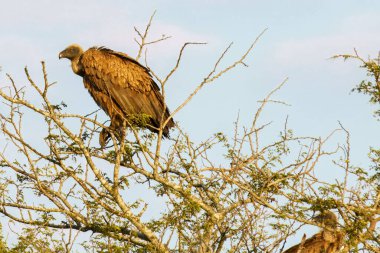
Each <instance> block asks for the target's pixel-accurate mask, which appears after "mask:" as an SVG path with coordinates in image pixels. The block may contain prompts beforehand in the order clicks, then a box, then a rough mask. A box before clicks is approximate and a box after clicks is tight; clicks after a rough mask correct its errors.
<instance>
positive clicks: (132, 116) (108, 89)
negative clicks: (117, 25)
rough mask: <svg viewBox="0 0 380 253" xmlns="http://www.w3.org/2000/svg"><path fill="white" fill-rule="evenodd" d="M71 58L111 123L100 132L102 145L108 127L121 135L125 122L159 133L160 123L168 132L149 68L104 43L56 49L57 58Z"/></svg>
mask: <svg viewBox="0 0 380 253" xmlns="http://www.w3.org/2000/svg"><path fill="white" fill-rule="evenodd" d="M61 58H67V59H69V60H70V61H71V68H72V70H73V72H74V73H75V74H77V75H79V76H81V77H83V83H84V86H85V88H86V89H87V90H88V92H89V93H90V94H91V96H92V98H93V99H94V100H95V102H96V103H97V104H98V106H99V107H100V108H101V109H103V110H104V111H105V113H106V114H107V115H108V116H109V117H110V119H111V124H110V126H109V128H108V129H103V130H102V131H101V133H100V135H99V143H100V145H101V147H104V146H105V144H106V143H107V140H108V139H109V138H110V131H113V132H114V133H117V134H119V135H120V133H122V130H123V125H124V122H127V126H128V125H135V126H136V125H137V126H140V127H144V128H147V129H149V130H150V131H152V132H155V133H158V131H159V129H160V127H163V136H164V137H168V136H169V129H170V128H171V127H174V121H173V119H172V118H170V120H169V121H168V122H167V123H166V125H165V126H162V125H163V124H164V122H166V121H167V119H168V118H169V116H170V112H169V109H168V108H167V106H166V105H165V103H164V98H163V96H162V94H161V93H160V88H159V87H158V85H157V84H156V83H155V82H154V80H153V78H152V75H151V74H150V72H149V70H148V69H147V68H145V67H144V66H142V65H141V64H139V63H138V62H137V61H136V60H135V59H133V58H131V57H129V56H128V55H127V54H124V53H121V52H116V51H113V50H111V49H108V48H106V47H92V48H90V49H88V50H86V51H83V49H82V48H81V47H80V46H79V45H77V44H73V45H70V46H68V47H67V48H66V49H65V50H63V51H62V52H60V53H59V59H61Z"/></svg>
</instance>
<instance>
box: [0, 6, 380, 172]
mask: <svg viewBox="0 0 380 253" xmlns="http://www.w3.org/2000/svg"><path fill="white" fill-rule="evenodd" d="M154 10H157V14H156V17H155V20H154V23H153V26H152V37H151V38H153V39H154V38H157V37H159V36H160V35H161V34H166V35H170V36H172V37H173V38H172V39H170V40H168V41H167V42H163V43H161V44H157V45H155V46H152V47H151V48H150V49H149V51H148V62H149V65H150V67H151V68H152V69H153V70H155V71H156V72H157V73H158V74H159V75H161V76H162V75H164V74H166V73H167V72H168V70H169V68H170V67H171V66H173V65H174V64H175V60H176V55H177V53H178V51H179V49H180V46H181V45H182V43H184V42H186V41H199V42H208V45H205V46H195V47H191V48H189V49H188V50H187V51H186V53H185V55H184V61H183V65H182V68H181V69H180V70H179V71H178V73H177V74H176V75H175V76H174V78H173V79H172V81H171V82H170V83H169V84H168V87H167V102H168V105H169V107H170V108H172V109H174V108H175V107H176V106H178V105H179V104H180V103H181V102H182V100H183V99H184V98H185V97H186V96H187V95H188V94H189V92H190V91H191V90H192V89H193V88H195V87H196V85H197V84H198V83H199V82H200V81H201V80H202V79H203V77H204V75H205V74H207V73H208V71H209V70H211V68H212V67H213V64H214V62H215V60H216V59H217V58H218V56H219V54H220V53H221V52H222V51H223V50H224V48H225V47H226V46H227V45H228V44H229V43H230V42H232V41H233V42H234V45H233V48H232V50H231V52H230V54H229V55H228V56H227V57H226V59H225V60H224V62H223V66H226V65H227V64H228V63H231V62H232V61H234V60H236V59H237V58H238V57H239V56H240V55H241V54H242V53H243V52H244V51H245V49H246V48H247V47H248V46H249V45H250V43H251V42H252V41H253V40H254V39H255V38H256V36H257V35H258V34H259V33H260V32H261V31H263V30H264V29H265V28H268V31H267V32H266V33H265V35H264V36H263V37H262V38H261V40H260V41H259V43H258V44H257V46H256V48H255V49H254V51H253V53H252V54H251V55H250V56H249V57H248V58H247V60H246V63H247V64H248V65H249V67H248V68H244V67H240V68H238V69H234V70H232V71H231V72H230V73H228V74H227V75H226V76H224V77H223V78H221V79H220V80H218V81H216V82H215V83H214V84H212V85H210V86H208V87H205V88H204V90H202V91H201V92H200V94H199V95H198V96H197V97H196V98H195V99H194V100H193V101H192V102H191V103H190V104H189V105H188V106H187V107H186V108H185V109H184V110H182V111H181V112H180V113H179V114H178V115H177V116H176V117H175V120H176V121H178V122H179V123H180V125H181V127H182V128H184V129H185V131H187V132H188V133H190V134H191V136H192V137H193V138H194V139H195V140H196V141H199V140H203V139H205V138H207V137H209V136H210V135H211V134H212V133H215V132H219V131H223V132H225V133H227V134H229V135H231V134H232V131H233V121H234V120H235V119H236V117H237V114H238V112H239V111H240V118H241V121H242V122H243V123H244V124H249V122H250V120H251V118H252V116H253V114H254V112H255V111H256V108H257V106H258V103H257V102H256V101H257V100H259V99H261V98H263V96H265V95H266V93H267V92H268V91H269V90H270V89H272V88H273V87H274V86H276V85H277V84H279V83H280V82H281V81H282V80H284V79H285V78H286V77H289V81H288V83H287V85H286V86H285V87H284V88H283V89H282V90H281V91H280V92H279V93H278V94H277V95H276V96H275V98H276V99H280V100H284V101H286V102H288V103H289V104H291V105H292V106H291V107H284V106H279V105H272V106H270V107H269V108H268V110H267V111H266V116H265V120H267V121H270V120H273V121H274V122H275V123H274V133H277V132H278V131H280V130H281V124H283V122H284V120H285V118H286V116H287V115H289V127H291V128H293V129H294V130H295V132H296V133H298V134H299V135H314V136H325V135H327V134H328V133H329V132H331V131H332V130H333V129H335V128H337V127H338V123H337V121H338V120H340V121H341V122H342V124H343V125H344V126H345V127H346V128H347V129H348V130H349V131H350V132H351V138H352V139H351V140H352V144H353V147H352V152H353V154H352V155H353V158H354V160H353V162H354V163H356V164H362V165H364V164H366V163H367V159H366V154H367V153H368V146H369V145H372V146H376V145H378V143H379V139H380V131H379V130H378V129H379V122H378V121H376V120H375V119H374V118H373V117H372V111H373V110H375V109H376V107H374V106H371V105H369V103H368V98H367V97H365V96H362V95H357V94H350V90H351V89H352V88H353V87H354V86H355V85H356V84H357V83H358V82H359V81H360V80H362V79H363V78H365V72H364V71H363V70H361V69H359V68H358V64H357V63H354V62H348V63H343V62H342V61H339V60H338V61H337V60H328V58H329V57H331V56H332V55H334V54H340V53H351V52H353V48H357V50H358V51H359V53H361V54H362V55H363V56H364V57H366V56H367V55H372V56H375V55H377V53H378V51H379V50H380V33H379V30H380V17H379V11H380V1H375V0H361V1H353V0H334V1H332V0H321V1H311V0H277V1H274V0H269V1H242V0H238V1H227V0H220V1H217V0H206V1H201V0H195V1H169V0H166V1H164V0H161V1H129V0H128V1H121V0H120V1H99V0H98V1H94V0H92V1H90V0H83V1H74V0H66V1H47V0H34V1H20V0H12V1H4V0H3V1H1V3H0V66H2V72H0V87H3V86H5V85H7V84H8V83H7V81H6V79H5V73H10V74H11V75H12V76H13V77H14V78H15V80H16V82H17V83H18V84H19V85H24V84H26V79H25V77H24V75H23V68H24V66H26V65H27V66H28V67H29V69H30V72H31V74H32V76H34V77H35V78H36V79H37V80H41V75H40V65H39V62H40V60H45V61H46V64H47V69H48V73H49V78H50V81H57V82H58V84H57V85H56V87H55V88H54V89H53V90H52V93H51V96H52V97H53V98H54V99H55V100H56V101H57V102H60V101H61V100H63V101H65V102H66V103H67V104H68V105H69V107H68V110H69V111H71V112H79V113H88V112H91V111H94V110H95V109H96V105H95V103H94V102H93V101H92V99H91V98H90V96H89V95H88V93H87V91H85V89H84V87H83V84H82V81H81V78H79V77H78V76H75V75H74V74H73V73H72V71H71V69H70V68H69V62H68V61H66V60H61V61H59V60H58V53H59V52H60V51H61V50H62V49H64V48H65V47H66V46H67V45H69V44H71V43H74V42H75V43H79V44H81V45H82V46H83V47H84V48H87V47H90V46H94V45H99V46H100V45H104V46H107V47H109V48H111V49H115V50H118V51H123V52H126V53H128V54H130V55H132V56H134V55H136V49H137V47H136V45H135V43H134V41H133V38H134V36H135V34H134V33H133V26H137V27H140V28H143V27H144V25H145V24H146V21H147V20H148V18H149V16H150V15H151V14H152V13H153V11H154ZM1 140H2V139H0V141H1ZM341 141H344V139H343V138H342V139H341Z"/></svg>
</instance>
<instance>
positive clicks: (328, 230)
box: [283, 211, 343, 253]
mask: <svg viewBox="0 0 380 253" xmlns="http://www.w3.org/2000/svg"><path fill="white" fill-rule="evenodd" d="M313 219H314V220H315V221H316V222H319V223H321V224H322V225H323V226H324V228H323V229H322V230H321V231H320V232H319V233H317V234H315V235H313V236H312V237H310V238H308V239H306V236H305V235H304V238H303V239H302V242H301V243H299V244H297V245H295V246H293V247H291V248H289V249H287V250H285V251H284V252H283V253H334V252H338V251H339V249H340V248H341V246H342V241H343V234H342V232H340V231H339V230H338V220H337V217H336V215H335V214H334V213H333V212H331V211H325V212H322V213H321V214H319V215H318V216H316V217H314V218H313Z"/></svg>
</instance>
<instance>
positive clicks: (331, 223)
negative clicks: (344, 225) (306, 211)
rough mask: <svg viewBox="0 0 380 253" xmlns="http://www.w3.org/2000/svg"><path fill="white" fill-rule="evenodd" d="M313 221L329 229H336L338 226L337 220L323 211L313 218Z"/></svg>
mask: <svg viewBox="0 0 380 253" xmlns="http://www.w3.org/2000/svg"><path fill="white" fill-rule="evenodd" d="M313 220H314V221H316V222H319V223H321V224H323V225H325V226H326V227H329V228H336V227H337V226H338V218H337V217H336V215H335V214H334V213H333V212H331V211H323V212H321V213H320V214H318V215H317V216H314V217H313Z"/></svg>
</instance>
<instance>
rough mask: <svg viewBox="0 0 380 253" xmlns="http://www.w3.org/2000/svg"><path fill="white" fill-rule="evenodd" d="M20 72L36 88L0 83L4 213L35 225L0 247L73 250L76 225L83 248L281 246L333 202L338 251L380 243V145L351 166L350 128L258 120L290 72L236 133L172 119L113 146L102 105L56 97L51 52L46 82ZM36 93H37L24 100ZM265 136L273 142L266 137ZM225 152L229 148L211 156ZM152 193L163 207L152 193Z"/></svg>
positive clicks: (143, 36)
mask: <svg viewBox="0 0 380 253" xmlns="http://www.w3.org/2000/svg"><path fill="white" fill-rule="evenodd" d="M151 20H152V19H150V21H149V23H148V25H147V27H146V29H145V30H144V31H143V32H140V31H139V30H138V29H135V30H136V32H137V35H138V39H137V40H136V42H137V43H138V44H139V46H140V49H139V52H138V55H137V57H136V59H137V60H139V59H140V58H141V57H142V56H143V55H144V52H145V48H146V47H147V46H149V45H150V44H152V43H158V42H161V41H164V40H165V39H166V38H167V37H163V38H159V39H157V40H153V41H148V40H147V35H148V32H149V29H150V26H151ZM260 36H261V35H260ZM260 36H259V37H260ZM259 37H258V38H257V39H256V41H254V42H253V44H252V45H251V46H250V47H249V48H248V49H247V50H246V51H245V52H244V53H243V54H242V55H241V56H240V57H238V59H237V60H236V61H235V62H233V63H231V64H229V65H228V66H227V67H225V68H221V67H220V65H221V62H222V60H223V59H224V56H225V55H226V54H227V53H228V51H229V49H230V47H231V45H230V46H229V47H227V48H226V50H225V51H224V52H222V53H221V55H220V57H219V58H218V59H217V60H216V62H215V65H214V66H213V67H212V68H211V70H210V72H209V73H208V75H207V76H205V77H204V79H202V81H201V82H200V83H198V84H197V85H196V86H195V89H194V91H193V92H192V93H191V94H190V95H189V96H188V98H187V99H186V100H185V101H183V103H181V104H180V105H179V106H178V107H177V108H175V109H174V110H173V112H172V115H171V116H172V117H173V116H175V115H176V114H177V113H178V112H179V111H180V110H181V109H182V108H183V107H184V106H186V105H187V103H188V102H189V101H190V100H191V99H192V98H193V97H194V96H195V95H196V94H197V93H198V92H199V91H200V90H201V89H202V88H203V87H204V86H206V85H208V84H210V83H212V82H213V81H215V80H216V79H218V78H220V77H222V76H223V75H224V74H225V73H226V72H228V71H230V70H231V69H233V68H235V67H239V66H246V64H245V63H244V60H245V59H246V57H247V56H248V55H249V54H250V53H251V51H252V50H253V48H254V45H255V44H256V42H257V40H258V39H259ZM192 44H198V43H186V44H184V45H183V47H182V48H181V50H180V52H179V55H178V58H177V59H176V60H175V64H174V67H173V68H172V69H171V70H170V71H169V72H168V74H167V75H166V76H164V77H160V76H158V75H157V74H156V73H155V72H153V71H152V72H151V73H152V75H153V76H154V77H155V78H156V80H157V82H158V83H159V84H160V85H161V91H162V94H163V95H164V97H165V88H166V85H167V84H169V83H170V81H171V77H172V76H173V74H174V73H175V72H176V71H177V70H178V69H179V68H180V63H181V59H182V57H183V54H184V51H185V49H186V48H187V47H188V46H189V45H192ZM347 57H348V56H347ZM357 59H361V58H359V57H357ZM146 62H147V61H146V60H145V63H146ZM370 62H371V64H372V63H373V62H374V61H373V60H370V61H364V60H363V64H364V67H365V68H366V69H367V70H368V73H370V74H371V75H373V77H374V78H375V83H367V86H363V84H362V85H360V86H359V87H358V91H360V92H364V93H368V94H369V95H371V97H372V99H374V100H373V101H374V102H376V103H378V102H379V99H380V95H379V94H380V88H379V87H380V85H379V79H378V77H379V71H378V70H379V64H378V62H374V64H372V65H368V63H370ZM369 66H372V67H369ZM25 75H26V77H27V80H28V82H29V83H28V85H29V86H30V88H32V90H33V91H30V89H28V90H27V89H24V87H19V86H18V85H17V84H16V83H15V82H14V81H13V79H12V77H11V76H8V78H9V85H8V86H7V87H5V88H2V89H1V90H0V97H1V99H2V103H3V105H2V108H1V111H0V119H1V121H0V122H1V128H0V129H1V132H2V134H3V135H4V136H5V137H6V144H5V145H4V150H3V151H2V152H1V153H0V168H1V171H0V172H1V174H0V192H1V200H0V206H1V208H0V212H1V213H2V214H3V215H4V216H6V217H8V218H9V219H10V220H12V221H13V222H16V223H22V224H26V225H28V226H27V229H29V230H28V231H26V232H25V233H24V234H22V235H20V237H19V238H20V240H19V243H18V245H17V246H16V247H14V248H13V249H9V248H7V249H5V248H6V247H7V246H1V247H3V248H4V250H8V251H15V252H20V251H17V250H20V249H21V251H22V252H27V251H29V252H33V251H38V250H40V248H39V247H40V246H39V243H41V242H45V244H44V246H45V249H44V250H45V251H46V252H49V250H50V251H51V252H71V251H72V249H73V245H74V243H75V240H76V238H77V236H78V234H80V233H83V232H86V231H91V232H92V233H93V234H92V236H91V238H90V239H89V240H88V241H86V242H82V246H83V247H84V249H86V250H87V251H88V252H95V251H102V252H202V253H205V252H281V251H283V250H284V249H285V248H287V247H289V246H290V245H288V244H287V243H286V242H287V240H288V238H289V237H291V236H293V235H294V234H295V233H296V232H297V231H300V230H301V231H302V229H303V227H304V226H305V225H314V226H320V227H321V226H323V224H321V223H319V222H317V221H314V220H313V219H311V217H313V216H314V215H315V213H318V212H320V211H324V210H332V211H334V212H335V213H336V214H337V215H338V216H339V231H340V232H341V233H343V234H344V245H342V251H345V252H348V251H351V252H356V251H359V250H360V251H367V252H379V250H378V249H379V248H380V239H379V232H378V230H377V228H378V227H377V222H378V221H379V219H380V218H379V214H380V207H379V201H380V189H379V181H380V177H379V175H380V174H379V173H380V169H379V168H380V167H379V163H380V151H379V150H377V149H372V150H371V158H372V161H373V167H371V168H359V167H356V166H354V165H352V164H351V160H350V135H349V132H348V131H347V130H346V129H345V128H344V127H343V126H340V127H339V128H338V129H336V130H334V131H333V132H332V133H331V134H330V135H328V136H327V137H325V138H314V137H298V136H296V135H295V134H294V133H293V131H292V130H291V129H289V128H288V124H287V122H285V123H284V128H283V129H281V130H280V131H279V134H278V136H275V137H273V136H267V135H266V134H265V133H266V132H265V131H266V129H267V128H268V126H269V124H268V123H261V120H260V119H261V115H262V113H263V110H264V108H265V107H266V106H268V105H269V104H270V103H273V102H280V101H274V100H272V99H271V97H272V95H273V94H274V93H275V92H277V91H278V90H279V89H280V88H281V87H282V86H283V85H284V83H285V81H286V80H285V81H284V82H282V83H281V84H280V85H278V86H277V87H275V88H274V89H273V90H272V91H271V92H269V94H268V96H266V97H265V98H264V99H263V100H262V101H261V102H260V106H259V108H258V110H257V111H256V112H255V114H254V117H253V119H252V122H251V124H250V125H249V126H241V125H240V123H239V120H237V121H236V122H235V132H234V135H233V136H232V137H231V138H229V137H228V136H226V135H224V134H223V133H216V134H214V135H213V136H211V137H210V138H208V139H206V140H204V141H203V142H200V143H195V142H193V141H191V140H190V137H189V136H188V135H187V134H186V133H185V131H183V130H182V129H181V128H180V127H179V126H178V125H177V127H176V130H175V131H174V132H173V133H172V135H171V138H170V139H168V140H164V141H163V140H162V139H161V136H162V129H163V127H161V128H160V131H159V134H158V136H157V135H156V134H152V133H149V132H147V131H145V130H144V129H138V127H135V126H133V125H131V126H130V127H129V128H128V130H127V131H128V134H127V135H125V136H126V137H125V138H124V139H122V140H118V138H115V136H114V135H112V136H111V137H112V140H111V143H110V145H109V146H108V147H106V148H104V149H100V148H98V144H97V143H96V141H94V139H95V140H96V139H97V136H98V134H99V130H100V129H102V128H104V127H105V126H104V123H103V122H102V121H100V120H99V119H98V116H97V114H91V115H86V116H83V115H77V114H73V113H70V112H67V108H66V105H65V104H64V103H56V102H54V101H51V99H50V96H49V94H50V93H49V91H50V90H51V87H52V85H54V83H50V82H49V80H48V77H47V71H46V68H45V63H44V62H42V75H43V80H44V81H43V83H42V84H39V83H36V82H35V81H34V79H33V78H32V77H31V76H30V75H29V73H28V70H27V68H25ZM376 85H377V86H376ZM365 87H367V89H365ZM31 92H35V93H36V94H37V95H38V98H39V101H38V102H37V101H36V102H33V103H32V102H30V101H29V98H30V96H31ZM35 100H36V99H35V98H34V101H35ZM280 103H281V102H280ZM25 117H33V122H35V124H38V125H41V126H43V128H44V129H45V130H46V132H45V134H44V137H43V139H42V140H41V141H40V143H38V144H35V143H34V142H32V141H30V136H31V135H33V133H32V132H31V131H30V126H25V124H24V121H23V120H24V118H25ZM38 121H39V122H38ZM73 122H74V123H73ZM340 133H342V134H344V136H345V138H344V141H343V143H342V144H339V145H338V146H337V147H336V148H334V149H332V148H331V145H330V144H329V141H330V138H331V136H333V135H337V134H340ZM263 139H265V142H266V143H269V144H261V143H263V142H264V141H263ZM268 139H269V140H270V142H268ZM220 150H223V156H220V155H219V156H216V155H214V154H215V153H217V154H220ZM215 157H218V158H215ZM322 158H328V159H330V160H331V164H330V165H329V166H334V167H336V169H337V170H340V171H341V172H342V173H341V175H342V177H341V178H338V179H337V180H336V181H332V182H330V181H326V180H322V179H321V178H319V177H317V176H316V174H315V172H316V171H317V170H318V169H320V167H319V163H320V160H321V159H322ZM142 188H144V196H139V198H138V199H137V200H136V198H135V197H134V196H133V195H136V192H138V191H137V190H136V189H142ZM147 194H149V195H150V196H151V197H156V198H159V199H160V200H162V205H161V206H158V207H157V206H152V204H151V203H149V201H145V200H144V197H146V196H147ZM149 209H156V215H155V217H151V216H148V215H146V212H147V210H149ZM30 228H32V229H30ZM28 233H29V234H28ZM28 235H37V236H29V237H28ZM59 235H61V236H59ZM31 238H35V239H34V240H32V239H31ZM57 238H58V239H57ZM59 238H61V239H59ZM300 240H301V239H300ZM0 245H3V244H0ZM17 247H19V248H17Z"/></svg>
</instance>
